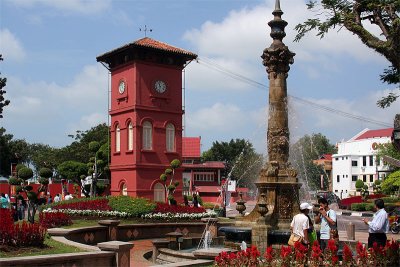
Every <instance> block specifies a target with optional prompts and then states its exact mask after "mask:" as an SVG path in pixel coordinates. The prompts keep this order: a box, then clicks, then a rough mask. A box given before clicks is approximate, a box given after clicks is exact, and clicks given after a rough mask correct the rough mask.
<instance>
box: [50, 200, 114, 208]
mask: <svg viewBox="0 0 400 267" xmlns="http://www.w3.org/2000/svg"><path fill="white" fill-rule="evenodd" d="M52 209H55V210H61V209H62V210H65V209H69V210H101V211H110V210H112V208H111V207H110V206H109V205H108V199H106V198H97V199H87V200H86V199H76V200H75V199H72V200H68V201H62V202H57V203H55V204H54V205H52Z"/></svg>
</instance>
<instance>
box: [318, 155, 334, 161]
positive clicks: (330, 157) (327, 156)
mask: <svg viewBox="0 0 400 267" xmlns="http://www.w3.org/2000/svg"><path fill="white" fill-rule="evenodd" d="M319 159H326V160H332V154H323V155H322V156H321V157H320V158H319Z"/></svg>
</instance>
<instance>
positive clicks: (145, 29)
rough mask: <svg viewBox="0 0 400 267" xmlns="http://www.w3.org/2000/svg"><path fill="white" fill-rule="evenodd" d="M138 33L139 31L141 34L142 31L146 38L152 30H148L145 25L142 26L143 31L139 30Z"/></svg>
mask: <svg viewBox="0 0 400 267" xmlns="http://www.w3.org/2000/svg"><path fill="white" fill-rule="evenodd" d="M139 31H141V32H142V31H143V32H144V37H147V32H152V31H153V29H148V28H147V25H144V29H142V28H139Z"/></svg>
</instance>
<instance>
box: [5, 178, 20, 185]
mask: <svg viewBox="0 0 400 267" xmlns="http://www.w3.org/2000/svg"><path fill="white" fill-rule="evenodd" d="M8 184H9V185H21V181H20V180H19V179H18V178H17V177H11V178H10V179H8Z"/></svg>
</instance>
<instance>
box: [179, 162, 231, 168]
mask: <svg viewBox="0 0 400 267" xmlns="http://www.w3.org/2000/svg"><path fill="white" fill-rule="evenodd" d="M182 167H184V168H190V169H224V168H225V164H224V163H223V162H222V161H207V162H204V163H195V164H187V163H184V164H182Z"/></svg>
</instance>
